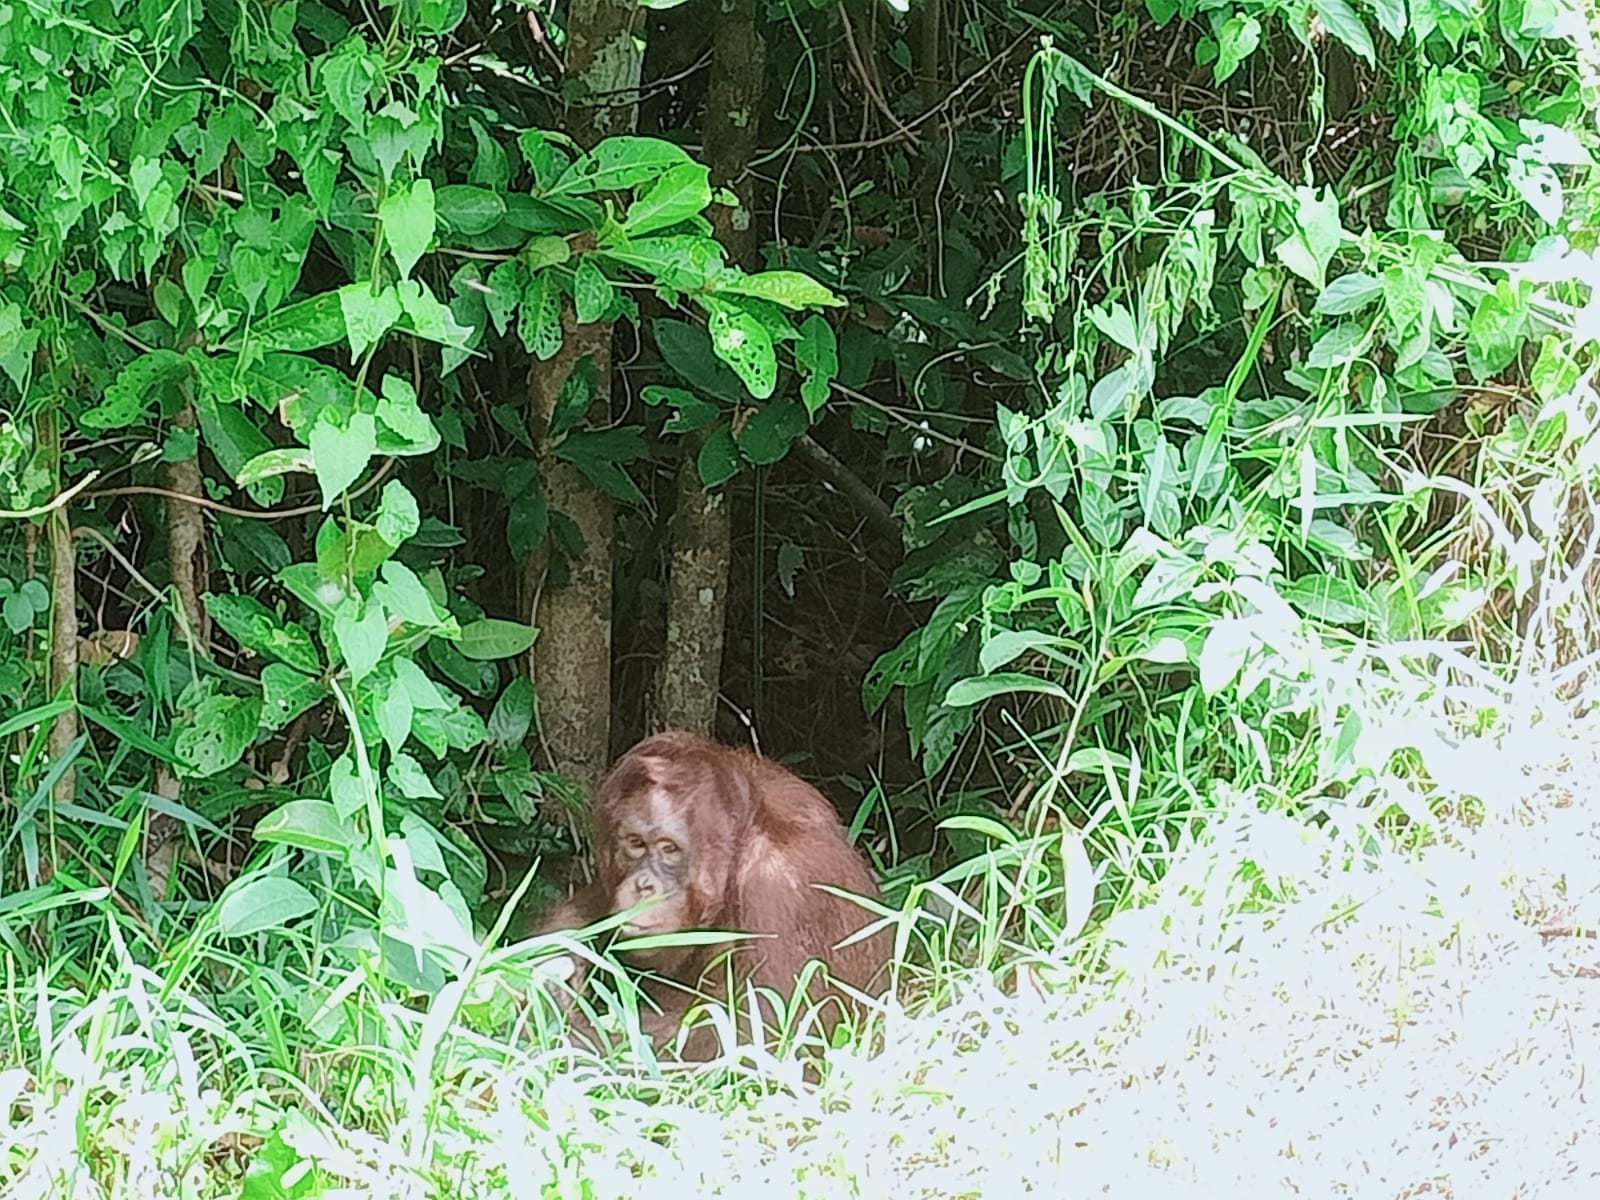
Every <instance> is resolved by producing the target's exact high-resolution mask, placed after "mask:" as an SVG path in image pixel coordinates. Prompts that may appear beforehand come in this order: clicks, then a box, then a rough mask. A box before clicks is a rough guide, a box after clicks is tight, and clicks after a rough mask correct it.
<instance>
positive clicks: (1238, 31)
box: [1129, 13, 1261, 350]
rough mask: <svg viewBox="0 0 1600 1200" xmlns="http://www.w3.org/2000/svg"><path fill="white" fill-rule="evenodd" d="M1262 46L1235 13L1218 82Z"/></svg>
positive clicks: (1222, 39) (1256, 28)
mask: <svg viewBox="0 0 1600 1200" xmlns="http://www.w3.org/2000/svg"><path fill="white" fill-rule="evenodd" d="M1260 44H1261V22H1260V21H1258V20H1256V19H1255V18H1254V17H1252V16H1247V15H1245V14H1243V13H1234V15H1233V16H1231V17H1229V18H1228V19H1227V20H1226V21H1224V22H1223V23H1222V25H1221V27H1220V28H1218V30H1217V61H1216V64H1215V66H1214V67H1213V68H1212V74H1213V76H1214V77H1215V79H1216V81H1217V82H1218V83H1222V82H1223V81H1225V80H1226V79H1228V78H1229V76H1231V75H1232V74H1233V73H1234V72H1235V71H1237V70H1238V69H1239V66H1240V64H1241V63H1243V62H1244V60H1245V59H1247V58H1249V57H1250V56H1251V55H1252V54H1254V53H1255V52H1256V47H1257V46H1259V45H1260ZM1129 349H1130V350H1131V349H1132V347H1131V346H1130V347H1129Z"/></svg>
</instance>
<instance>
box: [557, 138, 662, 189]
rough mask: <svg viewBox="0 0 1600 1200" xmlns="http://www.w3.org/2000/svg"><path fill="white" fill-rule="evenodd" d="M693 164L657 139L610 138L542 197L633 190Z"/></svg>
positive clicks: (570, 169) (573, 167)
mask: <svg viewBox="0 0 1600 1200" xmlns="http://www.w3.org/2000/svg"><path fill="white" fill-rule="evenodd" d="M692 162H693V160H692V159H691V158H690V157H689V155H688V154H687V153H686V152H685V151H684V150H682V149H681V148H680V147H678V146H674V145H673V144H672V143H670V142H663V141H661V140H659V139H657V138H647V137H610V138H607V139H606V140H605V141H603V142H601V143H600V144H599V145H598V146H596V147H595V148H594V149H593V150H592V151H590V152H589V153H588V154H585V155H584V156H583V157H582V158H580V159H579V160H578V161H577V162H575V163H573V164H572V166H571V167H569V168H568V169H567V172H566V174H564V175H562V176H561V178H560V179H558V180H557V181H556V184H555V186H554V187H552V188H551V189H550V190H549V191H548V192H546V193H545V195H546V196H582V195H588V194H590V193H592V192H617V191H622V190H623V189H624V188H636V187H639V186H640V185H642V184H648V183H652V182H654V181H655V180H657V179H660V178H662V177H663V176H665V175H666V173H667V172H668V171H670V170H671V169H672V168H673V167H677V166H682V165H685V164H690V163H692Z"/></svg>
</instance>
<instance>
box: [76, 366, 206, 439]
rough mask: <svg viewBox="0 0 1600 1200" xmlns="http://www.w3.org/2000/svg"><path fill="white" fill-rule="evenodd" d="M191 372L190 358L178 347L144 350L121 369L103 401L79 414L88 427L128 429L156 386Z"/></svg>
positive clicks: (104, 395)
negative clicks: (178, 350) (176, 348)
mask: <svg viewBox="0 0 1600 1200" xmlns="http://www.w3.org/2000/svg"><path fill="white" fill-rule="evenodd" d="M188 374H189V363H188V361H187V360H186V359H185V358H183V356H181V355H180V354H178V353H177V352H176V351H173V350H151V351H148V352H147V353H145V354H141V355H140V356H139V357H138V358H136V359H134V360H133V361H132V362H130V363H129V364H128V365H127V366H125V367H123V368H122V370H121V371H119V372H118V373H117V377H116V378H115V379H114V380H112V381H111V383H110V385H109V386H107V388H106V390H105V392H104V393H103V395H102V396H101V399H100V403H99V404H96V405H95V406H94V407H93V408H91V409H89V410H88V411H87V412H85V413H84V414H83V415H82V416H81V417H79V418H78V420H79V423H80V424H82V425H83V426H84V427H85V428H88V429H125V428H126V427H127V426H129V425H132V424H133V423H134V422H135V421H137V420H138V419H139V417H140V416H141V415H142V414H143V412H144V410H145V407H146V405H147V404H148V403H149V402H150V401H151V400H152V399H153V398H154V397H153V396H152V395H151V393H152V392H153V391H154V390H155V389H157V388H158V387H160V386H161V385H163V384H166V383H169V382H171V381H174V380H177V379H181V378H183V377H184V376H186V375H188Z"/></svg>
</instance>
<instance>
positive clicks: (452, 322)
mask: <svg viewBox="0 0 1600 1200" xmlns="http://www.w3.org/2000/svg"><path fill="white" fill-rule="evenodd" d="M395 296H396V298H397V299H398V300H399V301H400V310H401V311H402V312H404V313H405V315H406V318H407V320H408V321H409V322H410V325H411V331H412V332H413V333H415V334H416V335H417V336H418V337H420V338H425V339H427V340H428V341H430V342H438V343H439V344H440V345H442V346H450V347H452V348H455V349H462V348H464V347H466V345H467V343H468V342H469V341H471V339H472V335H473V329H472V326H470V325H462V324H460V323H459V322H458V321H457V320H456V319H455V315H454V314H453V313H452V312H451V311H450V308H449V306H448V305H446V304H444V303H443V302H442V301H441V300H440V299H439V298H438V297H437V296H435V295H434V294H433V292H432V290H431V289H430V288H429V287H428V285H427V284H426V283H424V282H423V281H422V280H420V279H402V280H401V281H400V282H399V283H398V284H397V285H396V286H395Z"/></svg>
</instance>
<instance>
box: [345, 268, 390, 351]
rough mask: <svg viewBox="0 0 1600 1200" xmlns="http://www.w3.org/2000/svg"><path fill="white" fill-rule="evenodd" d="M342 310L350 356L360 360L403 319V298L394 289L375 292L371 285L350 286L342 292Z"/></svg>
mask: <svg viewBox="0 0 1600 1200" xmlns="http://www.w3.org/2000/svg"><path fill="white" fill-rule="evenodd" d="M339 311H340V315H341V316H343V318H344V327H345V336H346V337H347V338H348V339H349V341H350V357H351V358H353V359H357V360H360V359H361V358H362V357H363V356H364V355H365V354H366V353H367V351H368V350H369V349H371V348H372V347H373V346H376V345H377V344H378V342H379V340H380V339H381V338H382V337H383V335H384V334H386V333H388V332H389V330H391V329H393V328H394V326H395V322H396V321H398V320H399V319H400V297H399V295H398V294H397V293H396V292H395V290H394V288H393V287H386V288H384V289H383V290H382V291H379V292H374V291H373V290H372V286H371V285H370V284H366V283H350V284H346V285H345V286H344V287H342V288H340V289H339Z"/></svg>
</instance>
